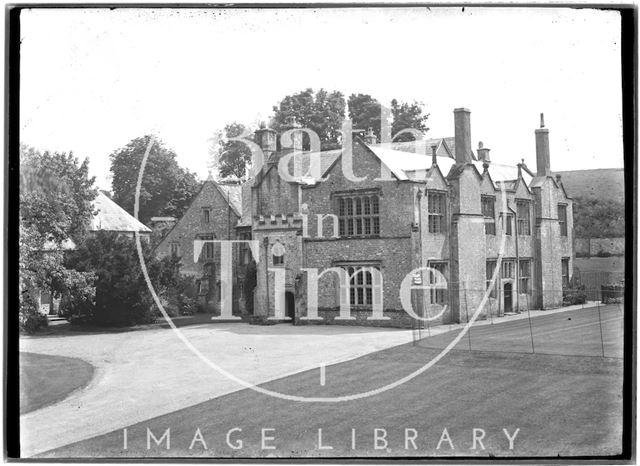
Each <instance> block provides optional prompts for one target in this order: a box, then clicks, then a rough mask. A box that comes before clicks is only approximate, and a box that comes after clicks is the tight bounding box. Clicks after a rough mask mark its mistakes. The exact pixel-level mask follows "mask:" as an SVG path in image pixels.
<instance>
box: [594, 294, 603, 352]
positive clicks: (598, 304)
mask: <svg viewBox="0 0 640 466" xmlns="http://www.w3.org/2000/svg"><path fill="white" fill-rule="evenodd" d="M596 306H598V322H599V324H600V346H602V357H603V358H604V337H603V336H602V317H600V301H596Z"/></svg>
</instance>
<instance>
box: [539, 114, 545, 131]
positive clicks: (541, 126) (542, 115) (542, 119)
mask: <svg viewBox="0 0 640 466" xmlns="http://www.w3.org/2000/svg"><path fill="white" fill-rule="evenodd" d="M540 128H544V113H541V114H540Z"/></svg>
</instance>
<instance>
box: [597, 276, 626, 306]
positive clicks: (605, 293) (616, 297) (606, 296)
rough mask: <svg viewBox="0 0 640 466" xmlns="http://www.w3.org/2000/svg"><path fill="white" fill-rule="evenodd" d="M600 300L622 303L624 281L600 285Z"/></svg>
mask: <svg viewBox="0 0 640 466" xmlns="http://www.w3.org/2000/svg"><path fill="white" fill-rule="evenodd" d="M600 289H601V292H602V302H603V303H605V304H609V303H622V302H624V281H622V282H620V283H609V284H607V285H602V286H601V288H600Z"/></svg>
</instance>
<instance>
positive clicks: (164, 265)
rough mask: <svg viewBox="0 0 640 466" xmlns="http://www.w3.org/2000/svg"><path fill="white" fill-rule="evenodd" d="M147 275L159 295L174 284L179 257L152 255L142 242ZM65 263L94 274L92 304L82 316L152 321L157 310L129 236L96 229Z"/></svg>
mask: <svg viewBox="0 0 640 466" xmlns="http://www.w3.org/2000/svg"><path fill="white" fill-rule="evenodd" d="M143 257H144V259H145V264H146V266H147V270H148V273H149V278H150V280H151V282H152V284H153V285H154V288H155V289H156V292H157V293H158V295H159V296H160V297H162V296H166V295H167V294H168V291H167V290H168V289H169V288H171V287H174V286H176V282H177V280H178V278H177V277H178V270H179V261H178V259H175V258H171V257H168V258H165V259H162V260H158V259H155V258H154V256H153V254H152V251H151V248H150V246H149V245H147V244H145V243H143ZM68 265H69V266H71V267H73V268H74V269H76V270H78V271H81V272H93V273H94V274H95V282H94V283H95V298H94V303H95V305H94V306H86V307H84V308H83V309H84V310H85V312H86V313H85V314H83V315H82V316H81V318H82V320H83V321H84V322H87V323H91V324H94V325H99V326H129V325H136V324H146V323H152V322H154V321H155V319H156V316H157V314H158V312H157V309H156V306H155V303H154V301H153V298H152V296H151V293H150V291H149V289H148V287H147V283H146V281H145V278H144V275H143V273H142V269H141V266H140V262H139V259H138V253H137V250H136V243H135V240H134V239H133V238H128V237H125V236H123V235H118V234H117V233H113V232H105V231H101V232H97V234H96V235H94V236H92V237H89V238H87V239H86V240H85V241H84V242H83V244H82V245H81V246H79V247H78V248H77V250H76V251H74V253H72V254H71V255H70V257H69V259H68Z"/></svg>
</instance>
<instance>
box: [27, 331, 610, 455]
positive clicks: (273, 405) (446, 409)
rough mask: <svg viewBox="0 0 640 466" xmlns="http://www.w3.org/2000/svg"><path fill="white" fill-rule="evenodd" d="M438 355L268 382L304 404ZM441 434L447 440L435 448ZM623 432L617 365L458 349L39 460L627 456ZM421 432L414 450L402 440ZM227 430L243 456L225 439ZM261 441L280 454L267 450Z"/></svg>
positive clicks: (120, 434)
mask: <svg viewBox="0 0 640 466" xmlns="http://www.w3.org/2000/svg"><path fill="white" fill-rule="evenodd" d="M496 327H497V326H496ZM563 337H564V338H566V337H567V334H566V333H565V334H564V335H563ZM437 351H438V350H436V349H434V348H425V347H423V346H413V345H411V344H409V345H403V346H399V347H394V348H390V349H387V350H384V351H380V352H377V353H373V354H370V355H367V356H364V357H362V358H359V359H356V360H353V361H349V362H345V363H342V364H337V365H334V366H330V367H327V369H326V381H325V384H324V385H321V383H320V371H319V370H312V371H308V372H304V373H301V374H297V375H293V376H291V377H286V378H284V379H280V380H277V381H274V382H271V383H268V384H266V385H265V386H266V387H267V388H269V389H272V390H277V391H279V392H281V393H287V394H295V395H303V396H337V395H345V394H351V393H354V392H361V391H364V390H368V389H371V388H375V387H379V386H381V385H384V384H385V383H389V382H392V381H395V380H397V379H398V378H400V377H402V376H405V375H406V374H408V373H409V372H411V371H413V370H415V369H417V368H419V367H421V366H422V365H423V364H424V363H425V362H426V361H428V360H429V359H430V358H432V357H433V356H434V355H435V354H436V353H437ZM292 357H295V348H292ZM474 428H476V429H482V431H478V435H482V432H484V438H483V445H482V447H484V448H481V447H480V444H477V445H476V448H475V449H474V448H473V446H474V445H473V435H474V433H473V429H474ZM147 429H149V430H150V431H151V432H152V433H153V435H154V436H155V437H156V438H158V439H159V438H161V436H162V435H163V433H165V432H166V430H167V429H170V431H169V434H168V437H170V447H169V448H167V445H166V443H165V442H162V443H161V445H159V446H158V445H156V444H155V442H154V441H153V440H151V442H150V444H149V446H150V448H147V446H148V443H147V442H148V439H149V437H148V435H149V434H148V430H147ZM198 429H199V434H201V438H198ZM232 429H236V430H232ZM237 429H241V430H237ZM263 429H272V430H266V431H265V432H263ZM319 429H322V445H323V446H324V447H329V446H330V447H332V449H320V448H319V447H320V445H319V442H318V431H319ZM376 429H383V430H384V431H382V430H378V431H377V432H378V436H379V437H381V436H384V437H385V441H386V443H385V441H382V440H379V441H378V443H377V444H376V440H375V435H376ZM407 429H409V430H408V431H407ZM444 429H447V432H448V434H449V436H450V440H451V442H448V441H445V442H442V443H441V445H440V448H437V447H438V443H439V441H440V439H441V438H442V436H443V431H444ZM504 429H506V430H507V432H508V433H509V435H511V436H513V435H514V434H515V432H516V430H517V429H520V430H519V431H518V434H517V436H516V437H515V440H514V443H513V449H510V445H509V441H508V439H507V437H506V435H505V433H504ZM354 431H355V439H356V440H355V446H354V444H353V439H352V435H354ZM621 432H622V360H621V359H616V358H601V357H593V356H586V357H582V356H565V355H557V354H553V355H552V354H525V353H515V352H508V351H504V352H495V351H492V352H486V351H473V352H469V351H465V350H454V351H452V352H450V353H449V354H448V355H447V356H446V357H445V358H444V359H443V360H442V361H440V362H439V363H438V364H437V365H435V366H434V367H432V368H431V369H430V370H428V371H426V372H425V373H423V374H422V375H420V376H418V377H416V378H415V379H413V380H411V381H409V382H407V383H405V384H403V385H401V386H400V387H398V388H395V389H393V390H390V391H387V392H384V393H381V394H378V395H375V396H371V397H368V398H364V399H361V400H356V401H348V402H341V403H301V402H292V401H286V400H282V399H277V398H273V397H270V396H267V395H263V394H259V393H256V392H255V391H252V390H242V391H239V392H235V393H232V394H229V395H227V396H223V397H220V398H216V399H213V400H210V401H208V402H205V403H201V404H198V405H196V406H192V407H189V408H186V409H182V410H179V411H177V412H173V413H170V414H166V415H163V416H160V417H157V418H154V419H150V420H148V421H145V422H142V423H139V424H136V425H133V426H128V428H127V445H126V449H125V446H124V443H123V440H124V431H123V430H117V431H114V432H111V433H109V434H106V435H102V436H99V437H95V438H92V439H89V440H86V441H82V442H78V443H75V444H73V445H69V446H66V447H62V448H59V449H57V450H53V451H49V452H46V453H44V454H42V455H38V456H39V457H47V458H65V457H123V456H124V457H127V456H128V457H141V456H145V457H166V456H171V457H176V456H179V457H240V458H243V457H244V458H248V457H249V458H250V457H266V456H275V457H321V456H323V457H355V456H368V457H375V456H457V457H460V456H472V457H477V456H484V457H486V456H512V457H513V456H528V455H532V456H545V457H557V456H558V455H560V456H573V455H614V454H617V453H619V452H620V451H621ZM414 433H415V435H416V438H415V440H414V443H412V442H409V443H406V442H407V440H406V436H407V434H408V436H409V437H413V435H414ZM228 434H229V435H230V437H229V440H230V443H231V445H233V446H235V447H238V448H237V449H234V448H232V447H231V446H230V445H229V444H228V443H227V435H228ZM263 436H264V437H267V440H266V443H265V445H266V446H273V447H274V449H265V448H263ZM270 437H273V439H269V438H270ZM194 438H197V440H195V441H194ZM165 440H166V438H165ZM238 442H241V444H240V443H238ZM414 445H415V449H414ZM376 446H378V447H380V448H376Z"/></svg>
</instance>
